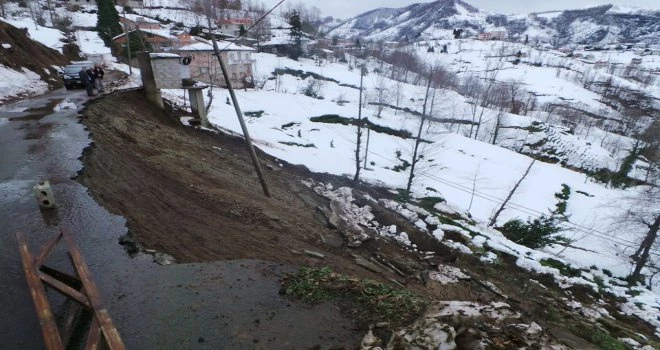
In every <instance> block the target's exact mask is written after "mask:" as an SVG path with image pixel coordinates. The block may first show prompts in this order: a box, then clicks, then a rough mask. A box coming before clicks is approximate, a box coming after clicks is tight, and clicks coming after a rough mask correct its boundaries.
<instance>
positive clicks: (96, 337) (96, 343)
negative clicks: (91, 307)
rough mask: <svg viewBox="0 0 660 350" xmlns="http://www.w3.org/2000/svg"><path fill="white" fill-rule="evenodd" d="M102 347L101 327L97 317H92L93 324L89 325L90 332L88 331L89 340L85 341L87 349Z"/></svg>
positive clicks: (97, 349) (96, 349)
mask: <svg viewBox="0 0 660 350" xmlns="http://www.w3.org/2000/svg"><path fill="white" fill-rule="evenodd" d="M100 348H101V327H100V326H99V321H98V320H97V319H96V317H94V318H92V324H91V325H90V326H89V333H87V342H86V343H85V347H84V349H85V350H99V349H100Z"/></svg>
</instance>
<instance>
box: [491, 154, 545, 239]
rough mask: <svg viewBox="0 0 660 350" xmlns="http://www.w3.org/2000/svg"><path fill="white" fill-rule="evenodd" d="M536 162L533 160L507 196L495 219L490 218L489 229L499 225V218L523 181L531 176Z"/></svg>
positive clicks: (494, 215) (494, 216)
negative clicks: (530, 173)
mask: <svg viewBox="0 0 660 350" xmlns="http://www.w3.org/2000/svg"><path fill="white" fill-rule="evenodd" d="M535 162H536V159H534V160H532V162H531V163H530V164H529V166H528V167H527V170H525V172H524V173H523V175H522V176H521V177H520V179H519V180H518V182H516V184H515V185H514V186H513V188H512V189H511V192H509V195H508V196H506V199H505V200H504V202H502V205H501V206H500V207H499V209H497V211H496V212H495V214H493V217H492V218H490V222H488V227H492V226H493V225H495V224H496V223H497V218H498V217H499V216H500V214H501V213H502V212H503V211H504V208H506V205H507V204H509V201H510V200H511V197H513V195H514V194H515V193H516V190H517V189H518V187H520V184H521V183H522V182H523V180H525V178H526V177H527V175H529V172H530V171H531V170H532V166H533V165H534V163H535Z"/></svg>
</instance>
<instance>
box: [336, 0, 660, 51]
mask: <svg viewBox="0 0 660 350" xmlns="http://www.w3.org/2000/svg"><path fill="white" fill-rule="evenodd" d="M455 28H461V29H463V30H464V36H465V35H477V34H479V33H481V32H484V31H496V30H503V31H506V32H507V33H508V35H509V37H512V38H521V39H522V38H524V37H525V36H527V37H528V38H529V39H530V40H539V41H541V42H547V43H551V44H553V45H557V46H558V45H566V44H591V45H596V44H610V43H623V42H626V43H635V42H646V43H649V44H660V10H657V11H652V10H640V9H634V8H624V7H621V6H614V5H605V6H598V7H592V8H587V9H583V10H567V11H555V12H545V13H532V14H529V15H504V14H498V13H492V12H485V11H479V10H478V9H477V8H475V7H474V6H472V5H470V4H468V3H466V2H463V1H461V0H437V1H434V2H431V3H422V4H412V5H409V6H407V7H403V8H396V9H394V8H379V9H376V10H372V11H369V12H365V13H363V14H361V15H358V16H356V17H354V18H352V19H349V20H347V21H344V22H343V23H341V24H339V25H338V26H336V27H334V28H331V29H330V30H329V32H328V35H329V36H339V37H345V38H356V37H361V38H366V39H367V40H393V41H415V40H417V39H418V38H421V39H434V38H437V39H441V38H450V37H451V36H452V30H453V29H455Z"/></svg>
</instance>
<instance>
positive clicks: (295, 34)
mask: <svg viewBox="0 0 660 350" xmlns="http://www.w3.org/2000/svg"><path fill="white" fill-rule="evenodd" d="M289 25H290V26H291V32H290V33H289V35H290V36H291V40H292V41H293V47H292V48H291V50H290V52H289V56H290V57H291V58H292V59H294V60H298V57H300V56H301V55H302V51H303V50H302V35H303V32H302V22H301V21H300V16H299V15H298V12H297V11H296V10H293V12H291V17H289Z"/></svg>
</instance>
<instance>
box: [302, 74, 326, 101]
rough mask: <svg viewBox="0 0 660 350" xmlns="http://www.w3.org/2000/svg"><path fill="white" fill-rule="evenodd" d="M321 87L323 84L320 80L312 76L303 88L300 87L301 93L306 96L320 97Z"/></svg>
mask: <svg viewBox="0 0 660 350" xmlns="http://www.w3.org/2000/svg"><path fill="white" fill-rule="evenodd" d="M321 87H322V84H321V82H320V81H318V80H316V79H314V78H311V79H309V80H308V81H307V84H305V85H304V86H303V87H302V88H300V93H302V94H303V95H305V96H309V97H314V98H319V97H320V95H319V94H320V92H321Z"/></svg>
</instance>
